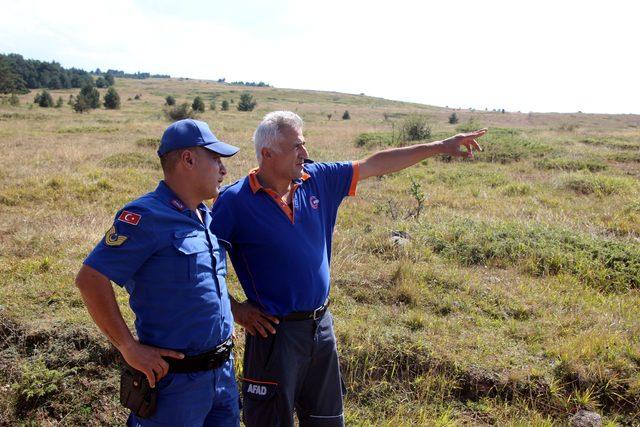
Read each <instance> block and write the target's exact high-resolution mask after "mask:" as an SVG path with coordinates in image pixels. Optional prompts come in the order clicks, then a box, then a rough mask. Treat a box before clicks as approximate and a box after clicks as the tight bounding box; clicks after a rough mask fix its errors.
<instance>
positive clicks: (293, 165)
mask: <svg viewBox="0 0 640 427" xmlns="http://www.w3.org/2000/svg"><path fill="white" fill-rule="evenodd" d="M281 133H282V138H280V141H279V144H278V148H279V149H278V151H276V152H273V151H272V162H271V163H272V165H273V167H274V169H276V170H277V172H278V175H280V176H282V177H286V178H287V179H290V180H293V179H298V178H300V177H302V174H303V172H304V169H303V168H302V165H303V164H304V159H306V158H308V157H309V153H308V152H307V149H306V148H305V145H304V144H305V141H304V136H303V135H302V130H295V129H293V128H290V127H285V128H283V129H282V132H281Z"/></svg>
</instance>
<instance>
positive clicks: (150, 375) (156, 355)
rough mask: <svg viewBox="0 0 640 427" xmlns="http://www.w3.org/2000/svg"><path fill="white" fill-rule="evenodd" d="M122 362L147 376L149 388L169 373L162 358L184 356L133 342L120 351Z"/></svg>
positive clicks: (180, 357) (167, 366)
mask: <svg viewBox="0 0 640 427" xmlns="http://www.w3.org/2000/svg"><path fill="white" fill-rule="evenodd" d="M120 352H121V353H122V357H124V360H125V361H126V362H127V363H128V364H129V365H130V366H131V367H132V368H135V369H137V370H138V371H140V372H142V373H143V374H145V375H146V376H147V379H148V380H149V385H150V386H151V388H154V387H155V386H156V382H157V381H160V380H161V379H162V377H164V376H165V375H167V373H168V372H169V364H168V363H167V361H166V360H164V359H163V358H162V356H165V357H171V358H174V359H182V358H184V354H182V353H178V352H177V351H173V350H167V349H164V348H158V347H151V346H148V345H144V344H140V343H139V342H137V341H135V342H134V343H132V344H131V345H130V346H128V347H126V348H123V349H121V350H120Z"/></svg>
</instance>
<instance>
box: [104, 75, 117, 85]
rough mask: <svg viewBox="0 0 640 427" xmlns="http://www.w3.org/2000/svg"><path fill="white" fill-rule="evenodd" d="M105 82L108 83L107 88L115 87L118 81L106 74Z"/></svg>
mask: <svg viewBox="0 0 640 427" xmlns="http://www.w3.org/2000/svg"><path fill="white" fill-rule="evenodd" d="M104 80H105V82H107V86H113V85H115V84H116V79H115V78H114V77H113V74H109V73H107V74H105V75H104Z"/></svg>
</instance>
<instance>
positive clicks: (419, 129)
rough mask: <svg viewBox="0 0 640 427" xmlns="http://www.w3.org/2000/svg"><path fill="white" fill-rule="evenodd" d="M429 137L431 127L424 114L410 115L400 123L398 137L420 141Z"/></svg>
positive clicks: (404, 139)
mask: <svg viewBox="0 0 640 427" xmlns="http://www.w3.org/2000/svg"><path fill="white" fill-rule="evenodd" d="M430 137H431V128H430V127H429V125H428V124H427V118H426V117H424V116H418V115H412V116H409V117H407V118H406V119H404V120H403V121H402V123H401V124H400V139H402V140H403V141H420V140H423V139H428V138H430Z"/></svg>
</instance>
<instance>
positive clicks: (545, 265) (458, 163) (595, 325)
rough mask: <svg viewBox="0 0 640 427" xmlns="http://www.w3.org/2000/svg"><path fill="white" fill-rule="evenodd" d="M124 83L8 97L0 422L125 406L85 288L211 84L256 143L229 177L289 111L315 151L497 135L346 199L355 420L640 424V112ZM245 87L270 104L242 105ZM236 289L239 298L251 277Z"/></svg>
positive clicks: (366, 150) (240, 133)
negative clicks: (422, 123)
mask: <svg viewBox="0 0 640 427" xmlns="http://www.w3.org/2000/svg"><path fill="white" fill-rule="evenodd" d="M115 87H116V89H117V90H118V92H119V93H120V96H121V98H122V108H121V109H119V110H105V109H99V110H93V111H91V112H89V113H85V114H78V113H74V112H73V111H72V109H71V108H70V107H69V106H68V105H66V104H65V105H64V106H63V107H62V108H59V109H56V108H40V107H38V106H37V105H34V104H33V103H32V101H33V97H34V95H35V92H33V91H32V93H30V94H27V95H22V96H20V104H19V105H18V106H10V105H9V104H8V103H7V102H4V103H2V105H0V150H1V152H2V156H0V391H1V393H0V425H73V426H75V425H121V424H122V423H123V421H124V420H125V419H126V412H125V410H124V409H123V408H120V407H119V404H118V402H117V390H118V384H117V382H118V381H117V364H118V354H117V351H115V350H114V349H113V348H112V347H111V346H110V344H109V343H108V342H107V340H106V339H105V338H104V337H102V336H101V334H100V333H99V331H98V330H97V328H96V327H95V326H94V325H93V323H92V321H91V319H90V318H89V316H88V314H87V312H86V310H85V308H84V305H83V302H82V299H81V297H80V294H79V293H78V291H77V290H76V289H75V286H74V284H73V282H74V277H75V274H76V272H77V271H78V269H79V267H80V265H81V263H82V260H83V259H84V257H85V256H86V255H87V253H88V252H89V251H90V250H91V248H92V247H93V246H94V245H95V244H96V243H97V242H98V241H99V240H100V239H101V238H102V236H103V234H104V231H105V230H107V229H108V228H109V226H110V224H111V221H112V219H113V215H114V214H115V212H116V211H117V210H118V209H119V207H121V206H122V205H123V204H125V203H126V202H128V201H129V200H132V199H133V198H135V197H137V196H138V195H140V194H143V193H146V192H148V191H152V190H153V189H154V188H155V185H156V183H157V181H158V180H159V179H160V178H161V170H160V168H159V163H158V161H157V156H156V153H155V150H156V148H157V144H158V142H159V138H160V136H161V134H162V132H163V130H164V128H165V127H166V126H167V125H168V124H169V122H168V121H167V119H166V118H165V116H164V115H163V112H162V109H163V104H164V101H165V97H166V96H167V95H172V96H174V97H175V98H176V100H177V101H178V103H181V102H189V103H191V101H192V100H193V98H194V97H195V96H201V97H202V98H203V99H204V100H205V104H206V106H207V110H206V111H205V112H204V113H202V114H200V115H199V118H200V119H201V120H205V121H206V122H208V123H209V125H210V126H211V129H212V130H213V131H214V133H215V134H216V135H217V136H218V137H219V138H220V139H222V140H223V141H228V142H230V143H233V144H236V145H238V146H240V147H241V148H242V150H241V152H240V153H239V154H238V155H237V156H235V157H233V158H231V159H229V160H227V161H226V166H227V169H228V170H229V175H228V178H227V183H231V182H233V181H235V180H236V179H238V178H240V177H242V176H243V175H245V174H246V173H247V172H248V171H249V170H250V169H251V168H252V167H254V166H255V155H254V150H253V147H252V143H251V135H252V133H253V130H254V129H255V127H256V125H257V124H258V123H259V121H260V119H261V118H262V116H263V115H264V114H265V113H267V112H269V111H272V110H292V111H295V112H297V113H298V114H300V115H301V116H302V117H303V119H304V120H305V136H306V138H307V147H308V149H309V152H310V155H311V157H312V158H313V159H314V160H316V161H333V160H354V159H359V158H363V157H365V156H367V155H368V154H370V153H372V152H374V151H375V150H378V149H381V148H386V147H388V146H390V145H394V144H397V139H396V137H395V136H396V133H397V132H398V129H399V128H400V126H401V124H402V122H403V121H404V120H406V119H407V117H409V116H411V115H416V114H417V115H420V116H423V117H425V118H426V119H427V121H428V123H429V124H430V126H431V130H432V133H431V135H432V136H431V138H430V139H431V140H433V139H441V138H444V137H446V136H448V135H453V134H455V133H457V132H458V131H459V130H464V129H467V128H473V127H485V126H486V127H488V128H489V129H490V131H489V133H488V134H487V135H486V136H485V137H483V138H482V139H481V140H480V144H481V145H482V146H483V148H484V149H485V150H484V152H482V153H479V154H478V155H477V158H476V160H474V161H462V160H456V159H448V158H432V159H428V160H425V161H423V162H421V163H420V164H418V165H416V166H414V167H412V168H409V169H407V170H405V171H402V172H398V173H395V174H392V175H390V176H386V177H382V178H374V179H370V180H366V181H363V182H361V183H360V184H359V185H358V195H357V196H356V197H353V198H348V199H346V200H345V201H344V202H343V205H342V207H341V212H340V215H339V218H338V224H337V226H336V230H335V237H334V247H333V259H332V311H333V313H334V316H335V319H336V322H335V328H336V334H337V337H338V341H339V351H340V354H341V358H342V359H341V362H342V369H343V374H344V376H345V381H346V384H347V388H348V394H347V396H346V398H345V404H346V408H345V415H346V420H347V423H348V425H358V426H360V425H364V426H374V425H376V426H377V425H385V426H400V425H402V426H404V425H407V426H409V425H437V426H453V425H483V424H486V425H538V426H550V425H566V424H567V423H568V422H569V420H570V419H571V417H572V416H573V414H575V413H576V411H578V410H579V409H588V410H593V411H595V412H598V413H599V414H601V415H602V417H603V421H604V423H605V425H610V426H613V425H640V197H639V191H640V116H638V115H596V114H582V113H575V114H552V113H548V114H541V113H515V112H506V113H501V112H492V111H470V110H457V111H456V113H457V115H458V116H459V118H460V123H458V124H449V122H448V117H449V115H450V114H451V113H452V112H453V111H454V110H452V109H450V108H441V107H433V106H425V105H418V104H409V103H403V102H396V101H388V100H384V99H379V98H372V97H368V96H366V95H348V94H341V93H330V92H314V91H301V90H288V89H278V88H245V87H238V86H231V85H224V84H219V83H214V82H208V81H197V80H189V79H147V80H130V79H117V80H116V86H115ZM244 91H249V92H250V93H251V94H252V95H253V96H254V98H255V99H256V100H257V102H258V105H257V107H256V109H255V110H254V111H252V112H239V111H237V110H236V108H235V106H236V103H237V102H238V100H239V97H240V94H241V93H242V92H244ZM76 93H77V90H61V91H52V96H53V97H54V99H57V98H58V97H59V96H62V98H63V99H64V100H65V101H66V100H67V99H68V98H69V95H70V94H76ZM101 93H102V94H104V90H101ZM136 95H139V96H138V98H139V99H135V98H136ZM214 98H215V99H216V104H217V106H218V110H217V111H212V110H211V109H210V108H209V103H210V101H211V100H212V99H214ZM222 100H228V101H229V102H230V110H229V111H219V108H220V104H221V101H222ZM344 110H348V111H349V113H350V116H351V119H350V120H342V119H341V117H342V114H343V112H344ZM329 115H330V117H329ZM389 135H391V137H389ZM229 283H230V288H231V291H232V293H233V294H234V295H236V296H237V297H241V295H242V294H241V289H240V288H239V286H238V283H237V279H236V277H235V275H234V274H233V272H231V273H230V277H229ZM117 296H118V300H119V302H120V304H121V308H122V311H123V313H124V315H125V317H126V319H127V321H128V322H129V323H130V324H131V322H132V321H133V317H132V313H131V311H130V310H129V308H128V305H127V295H126V293H125V292H123V291H122V290H120V289H117ZM238 332H239V334H238V335H239V339H238V340H237V344H238V345H237V347H236V350H237V351H236V358H237V360H240V359H241V355H242V350H243V349H242V341H243V340H242V331H238Z"/></svg>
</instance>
